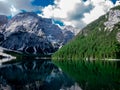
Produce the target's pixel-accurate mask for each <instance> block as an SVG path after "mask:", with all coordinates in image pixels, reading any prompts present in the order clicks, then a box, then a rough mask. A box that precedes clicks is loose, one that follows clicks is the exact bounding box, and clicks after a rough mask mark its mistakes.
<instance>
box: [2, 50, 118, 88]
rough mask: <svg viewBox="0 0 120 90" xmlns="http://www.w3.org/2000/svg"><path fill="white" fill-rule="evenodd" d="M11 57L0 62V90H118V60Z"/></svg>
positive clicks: (3, 58) (18, 55) (16, 54)
mask: <svg viewBox="0 0 120 90" xmlns="http://www.w3.org/2000/svg"><path fill="white" fill-rule="evenodd" d="M7 53H8V52H7ZM10 53H11V52H9V54H10ZM12 55H15V56H17V57H18V58H15V57H12V56H9V55H7V57H5V56H6V54H3V57H1V59H0V60H1V62H0V64H1V65H0V90H120V61H119V60H117V61H107V60H106V61H104V60H94V61H89V60H88V61H86V60H82V59H78V60H73V59H59V60H51V59H50V57H43V56H42V57H40V56H32V57H31V55H30V56H29V55H27V56H25V55H23V54H22V55H21V54H18V53H16V52H14V53H13V52H12Z"/></svg>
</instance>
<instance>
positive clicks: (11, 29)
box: [1, 12, 74, 55]
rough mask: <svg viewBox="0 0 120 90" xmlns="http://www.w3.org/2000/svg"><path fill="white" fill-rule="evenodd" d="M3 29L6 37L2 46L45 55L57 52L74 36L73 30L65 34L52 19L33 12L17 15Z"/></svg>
mask: <svg viewBox="0 0 120 90" xmlns="http://www.w3.org/2000/svg"><path fill="white" fill-rule="evenodd" d="M1 31H2V34H3V35H4V39H5V40H4V41H2V43H1V46H2V47H4V48H7V49H11V50H17V51H22V52H26V53H32V54H44V55H47V54H51V53H53V52H55V51H56V50H57V49H58V48H59V47H60V46H61V45H63V44H65V43H66V42H67V41H69V40H70V39H71V38H72V37H73V36H74V35H73V34H72V32H70V35H69V33H67V36H66V35H64V33H63V31H62V30H61V29H60V28H59V27H58V26H57V25H55V24H53V23H52V20H51V19H47V18H42V17H39V16H38V15H36V14H35V13H32V12H26V13H20V14H18V15H16V16H15V17H13V18H12V19H11V20H10V21H9V22H8V23H7V24H6V25H5V27H4V29H3V30H1ZM71 34H72V35H71ZM68 36H69V37H68ZM66 37H67V38H66Z"/></svg>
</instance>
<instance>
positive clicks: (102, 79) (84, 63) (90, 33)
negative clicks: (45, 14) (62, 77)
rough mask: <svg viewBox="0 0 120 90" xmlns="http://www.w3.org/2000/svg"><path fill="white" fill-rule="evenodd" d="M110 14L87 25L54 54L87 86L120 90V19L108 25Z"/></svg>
mask: <svg viewBox="0 0 120 90" xmlns="http://www.w3.org/2000/svg"><path fill="white" fill-rule="evenodd" d="M113 9H120V6H118V7H116V8H113ZM106 15H107V16H108V13H107V14H106ZM106 15H103V16H102V17H100V18H99V19H97V20H96V21H94V22H92V23H91V24H89V25H87V27H85V28H84V29H83V30H82V31H81V32H80V33H79V34H78V35H77V36H76V37H75V38H74V39H73V40H71V41H70V42H69V43H68V44H66V45H65V46H63V47H62V48H61V49H60V50H58V51H57V52H56V53H55V54H54V55H53V56H52V59H53V62H54V63H55V64H56V65H58V66H59V67H60V68H62V70H63V71H64V72H66V73H68V74H69V75H70V76H71V77H73V78H74V79H75V81H77V82H78V83H79V85H80V87H82V89H83V90H96V89H97V90H120V61H119V62H118V61H114V60H118V59H120V42H118V40H117V38H116V36H117V34H118V33H120V23H117V24H116V25H114V27H113V28H112V29H108V28H106V27H105V25H104V22H106V21H108V18H107V17H106ZM111 59H114V60H111ZM110 60H111V61H110Z"/></svg>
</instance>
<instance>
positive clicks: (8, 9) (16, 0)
mask: <svg viewBox="0 0 120 90" xmlns="http://www.w3.org/2000/svg"><path fill="white" fill-rule="evenodd" d="M32 1H33V0H0V14H4V15H13V16H14V15H15V14H17V13H18V12H20V11H21V10H26V11H35V10H38V9H39V8H40V7H38V6H33V5H32V4H31V2H32Z"/></svg>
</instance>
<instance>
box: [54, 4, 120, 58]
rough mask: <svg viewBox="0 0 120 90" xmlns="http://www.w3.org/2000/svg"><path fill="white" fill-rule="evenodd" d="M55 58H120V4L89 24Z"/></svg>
mask: <svg viewBox="0 0 120 90" xmlns="http://www.w3.org/2000/svg"><path fill="white" fill-rule="evenodd" d="M53 58H74V59H75V58H76V59H78V58H82V59H88V60H91V59H92V60H93V59H106V58H107V59H119V58H120V6H117V7H114V8H112V9H111V10H110V11H109V12H108V13H107V14H105V15H103V16H101V17H99V18H98V19H97V20H95V21H94V22H92V23H90V24H89V25H87V26H86V27H85V28H84V29H82V30H81V31H80V32H79V34H77V36H76V37H75V38H74V39H73V40H72V41H70V42H69V43H68V44H66V45H65V46H63V47H62V48H61V49H60V50H58V51H57V52H56V53H55V54H54V55H53Z"/></svg>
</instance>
